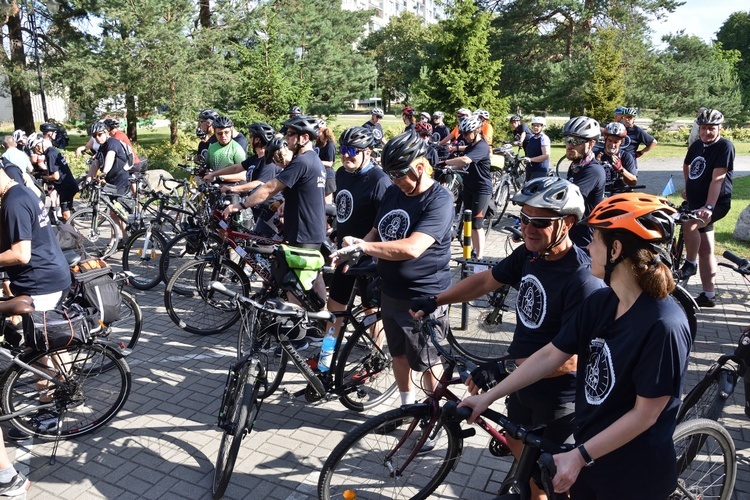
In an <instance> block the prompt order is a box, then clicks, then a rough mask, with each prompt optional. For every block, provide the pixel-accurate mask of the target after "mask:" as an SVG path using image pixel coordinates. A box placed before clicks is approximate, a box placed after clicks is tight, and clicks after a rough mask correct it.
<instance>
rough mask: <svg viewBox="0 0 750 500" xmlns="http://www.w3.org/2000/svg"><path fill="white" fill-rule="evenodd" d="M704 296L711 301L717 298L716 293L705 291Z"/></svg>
mask: <svg viewBox="0 0 750 500" xmlns="http://www.w3.org/2000/svg"><path fill="white" fill-rule="evenodd" d="M703 295H705V296H706V297H708V298H709V299H713V298H714V297H716V292H707V291H705V290H704V291H703Z"/></svg>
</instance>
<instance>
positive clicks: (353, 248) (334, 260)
mask: <svg viewBox="0 0 750 500" xmlns="http://www.w3.org/2000/svg"><path fill="white" fill-rule="evenodd" d="M361 256H362V247H361V246H359V245H349V246H348V247H344V248H342V249H341V250H336V251H335V252H333V253H332V254H331V265H333V266H334V267H337V266H339V265H341V264H346V263H347V262H357V261H358V260H359V258H360V257H361Z"/></svg>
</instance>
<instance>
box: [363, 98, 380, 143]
mask: <svg viewBox="0 0 750 500" xmlns="http://www.w3.org/2000/svg"><path fill="white" fill-rule="evenodd" d="M384 116H385V113H384V112H383V110H382V109H380V108H372V112H370V119H369V120H367V121H366V122H365V123H363V124H362V126H363V127H364V128H367V129H370V130H371V131H372V137H373V138H374V139H375V142H374V143H373V146H374V147H376V148H380V147H382V146H383V145H384V144H385V135H384V134H383V126H382V125H381V124H380V120H382V119H383V117H384Z"/></svg>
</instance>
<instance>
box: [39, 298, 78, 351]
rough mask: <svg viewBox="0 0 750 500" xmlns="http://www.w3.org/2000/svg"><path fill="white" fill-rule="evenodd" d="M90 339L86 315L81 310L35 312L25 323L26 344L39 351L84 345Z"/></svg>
mask: <svg viewBox="0 0 750 500" xmlns="http://www.w3.org/2000/svg"><path fill="white" fill-rule="evenodd" d="M29 320H30V321H29ZM32 325H33V326H32ZM88 339H89V328H88V323H87V322H86V315H85V314H84V312H83V311H82V310H80V309H74V308H69V309H66V310H62V309H53V310H51V311H34V312H33V313H31V314H30V315H29V318H27V320H26V321H25V322H24V344H25V345H26V347H31V348H32V349H36V350H38V351H45V350H47V349H54V348H57V347H65V346H69V345H77V344H83V343H85V342H86V341H88Z"/></svg>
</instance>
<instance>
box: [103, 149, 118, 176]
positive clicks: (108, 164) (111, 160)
mask: <svg viewBox="0 0 750 500" xmlns="http://www.w3.org/2000/svg"><path fill="white" fill-rule="evenodd" d="M114 164H115V152H114V151H107V156H105V157H104V166H103V167H102V172H104V175H107V174H108V173H109V171H110V170H112V167H113V166H114Z"/></svg>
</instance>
